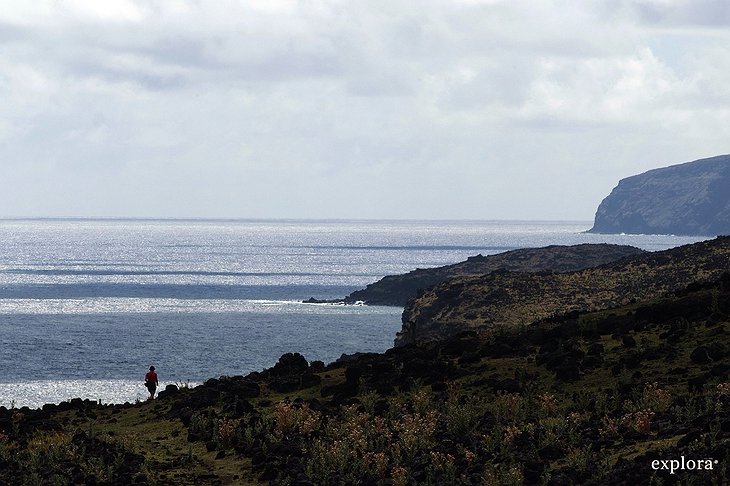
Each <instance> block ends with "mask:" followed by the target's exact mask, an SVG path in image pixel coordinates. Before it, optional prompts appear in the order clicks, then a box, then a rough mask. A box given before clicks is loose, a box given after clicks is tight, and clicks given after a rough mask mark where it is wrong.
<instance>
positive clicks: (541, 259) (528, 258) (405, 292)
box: [310, 244, 643, 307]
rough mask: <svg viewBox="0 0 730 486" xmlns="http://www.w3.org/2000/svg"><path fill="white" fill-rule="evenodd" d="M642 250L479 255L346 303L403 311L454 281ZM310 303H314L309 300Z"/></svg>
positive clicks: (569, 267) (585, 263) (588, 263)
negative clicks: (421, 293)
mask: <svg viewBox="0 0 730 486" xmlns="http://www.w3.org/2000/svg"><path fill="white" fill-rule="evenodd" d="M640 253H643V250H640V249H638V248H634V247H633V246H625V245H609V244H583V245H573V246H559V245H554V246H547V247H544V248H521V249H517V250H511V251H506V252H504V253H498V254H496V255H487V256H482V255H476V256H473V257H469V258H467V259H466V261H463V262H460V263H455V264H453V265H446V266H444V267H436V268H425V269H424V268H419V269H416V270H413V271H411V272H408V273H405V274H403V275H388V276H387V277H383V278H382V279H380V280H378V281H377V282H375V283H372V284H370V285H368V286H367V287H366V288H364V289H362V290H357V291H355V292H353V293H351V294H350V295H348V296H347V297H345V299H344V302H345V303H349V304H354V303H355V302H365V303H366V304H369V305H394V306H398V307H402V306H404V305H405V304H406V302H407V301H408V299H411V298H413V297H415V296H416V295H417V294H418V292H419V291H420V290H422V289H426V288H428V287H432V286H434V285H437V284H440V283H442V282H445V281H446V280H448V279H450V278H453V277H462V276H468V275H484V274H487V273H490V272H494V271H496V270H508V271H511V272H546V271H549V272H571V271H574V270H580V269H583V268H589V267H594V266H597V265H603V264H604V263H609V262H614V261H617V260H620V259H622V258H625V257H628V256H634V255H637V254H640ZM310 300H311V299H310Z"/></svg>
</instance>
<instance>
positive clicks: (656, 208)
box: [590, 155, 730, 236]
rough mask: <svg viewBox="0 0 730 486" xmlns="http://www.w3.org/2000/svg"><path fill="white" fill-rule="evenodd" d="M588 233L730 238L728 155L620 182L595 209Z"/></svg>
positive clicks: (658, 170) (729, 165)
mask: <svg viewBox="0 0 730 486" xmlns="http://www.w3.org/2000/svg"><path fill="white" fill-rule="evenodd" d="M590 232H591V233H633V234H674V235H707V236H714V235H727V234H730V155H720V156H717V157H711V158H708V159H700V160H695V161H694V162H687V163H685V164H679V165H673V166H671V167H665V168H662V169H655V170H650V171H648V172H645V173H643V174H639V175H635V176H633V177H628V178H626V179H623V180H621V181H620V182H619V184H618V186H616V187H615V188H614V189H613V191H611V194H609V195H608V197H606V199H604V200H603V202H601V204H600V205H599V206H598V210H597V211H596V218H595V223H594V225H593V228H592V229H591V230H590Z"/></svg>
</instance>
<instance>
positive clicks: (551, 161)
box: [0, 0, 730, 219]
mask: <svg viewBox="0 0 730 486" xmlns="http://www.w3.org/2000/svg"><path fill="white" fill-rule="evenodd" d="M5 3H6V4H7V5H4V6H3V7H4V8H3V9H0V73H2V74H0V97H2V99H3V100H5V101H4V108H3V112H2V113H1V114H0V142H1V144H0V171H2V172H3V173H4V174H5V179H6V181H7V182H6V184H7V185H8V186H10V188H9V190H7V191H3V193H2V194H0V208H3V209H2V212H3V213H4V214H6V215H68V214H79V215H104V214H108V215H115V216H118V215H125V214H126V215H141V216H152V215H161V216H165V215H170V216H185V215H190V216H227V217H230V216H240V217H252V216H255V217H265V216H278V217H285V216H291V217H297V216H306V217H317V216H321V217H453V218H459V217H465V218H479V217H485V218H500V217H503V218H558V219H563V218H590V217H591V216H592V214H593V211H594V210H595V205H596V204H597V203H598V202H599V201H600V200H601V199H602V198H603V197H604V196H605V195H606V193H607V191H608V190H610V188H611V187H612V185H614V184H615V183H616V181H617V180H618V179H619V178H621V177H625V176H628V175H631V174H633V173H637V172H641V171H643V170H646V169H648V168H651V167H657V166H660V165H667V164H669V163H675V162H682V161H685V160H691V159H694V158H699V157H702V156H709V155H715V154H718V153H725V152H728V148H727V145H726V144H727V142H726V141H727V140H728V135H730V133H728V131H729V130H730V123H728V122H730V113H729V111H728V109H727V108H725V107H727V106H730V105H728V102H729V101H730V88H728V86H730V49H728V47H727V45H728V44H727V42H726V40H727V35H726V34H725V33H724V31H723V30H722V29H718V24H721V23H722V22H723V20H722V19H724V18H725V17H724V16H725V15H726V10H725V7H724V4H723V3H720V2H711V1H703V2H689V1H687V2H684V1H683V2H662V1H659V0H655V1H643V2H640V1H629V0H615V1H597V0H596V1H592V2H585V1H577V0H574V1H569V2H557V1H550V0H542V1H530V2H527V1H491V0H490V1H476V0H475V1H464V2H450V1H446V0H443V1H437V0H428V1H426V0H424V1H407V0H398V1H382V2H372V1H364V0H363V1H354V2H350V1H348V2H345V1H314V0H310V1H304V2H301V1H297V2H295V1H276V2H272V1H260V2H243V1H225V2H197V1H192V0H190V1H178V2H172V1H162V0H160V1H132V0H129V1H122V0H118V1H117V0H115V1H109V2H91V1H81V0H79V1H74V2H63V3H59V2H52V1H47V2H42V1H41V2H5ZM713 15H714V16H715V20H714V21H712V19H711V17H712V16H713ZM565 194H573V195H574V197H572V198H571V200H570V201H569V203H568V202H566V200H565Z"/></svg>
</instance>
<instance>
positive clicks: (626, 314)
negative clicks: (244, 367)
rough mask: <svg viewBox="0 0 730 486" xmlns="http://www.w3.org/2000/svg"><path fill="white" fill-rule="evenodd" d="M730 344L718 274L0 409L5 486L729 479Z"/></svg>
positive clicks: (552, 485) (727, 282) (726, 294)
mask: <svg viewBox="0 0 730 486" xmlns="http://www.w3.org/2000/svg"><path fill="white" fill-rule="evenodd" d="M710 251H712V250H710ZM677 257H679V255H677ZM709 259H712V258H709ZM729 333H730V275H727V274H725V275H723V276H721V277H720V278H719V279H717V280H715V281H712V282H708V283H706V284H702V285H692V286H690V287H688V288H686V289H682V290H679V291H677V292H675V293H672V294H669V295H666V296H663V297H661V298H657V299H652V300H648V301H641V302H636V303H634V304H630V305H627V306H621V307H616V308H612V309H610V310H609V311H599V312H575V313H573V314H571V315H569V316H561V317H557V318H553V319H547V320H543V321H540V322H537V323H535V324H534V325H530V326H525V327H524V328H512V329H504V330H502V332H500V333H484V334H477V333H473V332H472V333H464V334H461V335H459V336H454V337H452V338H450V339H446V340H443V341H435V342H429V343H424V344H423V345H422V346H406V347H401V348H395V349H392V350H389V351H388V352H386V353H383V354H374V353H372V354H365V355H362V356H360V357H357V358H354V359H353V360H351V361H347V362H340V363H333V364H330V365H326V366H325V365H324V364H323V363H321V362H311V363H310V362H307V360H306V359H305V358H304V357H302V356H301V355H299V354H296V353H288V354H286V355H284V356H282V357H281V359H280V360H279V362H278V363H277V364H276V366H274V367H273V368H271V369H269V370H265V371H263V372H260V373H251V374H249V375H247V376H245V377H244V376H234V377H220V378H218V379H210V380H208V381H207V382H206V383H205V384H204V385H201V386H198V387H195V388H185V387H182V388H179V389H178V388H177V387H176V386H175V385H169V386H168V387H167V388H166V390H165V391H164V392H162V393H160V395H159V399H157V400H154V401H150V402H144V403H139V404H127V405H111V406H104V405H99V404H97V403H95V402H91V401H82V400H79V399H76V400H72V401H71V402H64V403H62V404H60V405H47V406H45V407H43V409H42V410H29V409H27V408H24V409H11V410H8V409H5V408H3V407H0V484H108V485H117V484H119V485H128V484H140V485H142V484H158V485H206V486H207V485H210V486H212V485H229V484H230V485H234V484H235V485H246V484H252V485H253V484H275V485H285V484H288V485H298V486H313V485H315V484H316V485H321V486H335V485H343V484H373V485H376V484H382V485H386V484H387V485H421V484H423V485H452V484H453V485H457V484H458V485H472V484H474V485H523V484H525V485H533V484H544V485H547V486H565V485H573V484H575V485H577V484H580V485H595V486H598V485H608V484H610V485H631V486H639V485H650V484H687V485H693V484H696V485H710V484H717V485H720V484H726V481H727V478H728V477H730V452H729V451H730V382H729V381H728V380H730V376H729V373H730V337H729V336H730V334H729ZM141 386H142V385H141V384H140V387H141ZM682 457H684V458H686V460H687V461H689V460H691V461H694V462H693V464H694V467H693V470H684V471H674V472H670V471H669V470H666V469H661V468H659V469H655V468H653V467H652V464H655V463H656V462H655V461H669V460H680V458H682ZM698 461H702V467H701V469H698V468H697V464H698Z"/></svg>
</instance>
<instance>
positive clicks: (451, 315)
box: [396, 237, 730, 347]
mask: <svg viewBox="0 0 730 486" xmlns="http://www.w3.org/2000/svg"><path fill="white" fill-rule="evenodd" d="M727 271H730V237H718V238H715V239H714V240H709V241H703V242H700V243H695V244H692V245H685V246H681V247H678V248H672V249H670V250H665V251H659V252H653V253H644V254H640V255H637V256H634V257H629V258H625V259H623V260H620V261H618V262H614V263H609V264H606V265H601V266H598V267H594V268H588V269H584V270H579V271H577V272H568V273H516V272H508V271H504V270H500V271H496V272H492V273H490V274H487V275H481V276H467V277H456V278H452V279H450V280H448V281H446V282H443V283H441V284H439V285H437V286H435V287H432V288H430V289H427V290H426V291H424V292H422V293H421V294H420V295H419V296H418V297H416V298H414V299H412V300H411V301H409V302H408V303H407V305H406V307H405V309H404V311H403V317H402V321H403V327H402V330H401V331H400V332H399V333H398V337H397V338H396V345H404V344H409V343H413V342H421V341H425V340H430V339H441V338H443V337H445V336H450V335H453V334H455V333H458V332H460V331H464V330H469V329H472V330H473V329H479V328H485V327H494V326H499V325H507V326H515V325H526V324H530V323H532V322H535V321H537V320H539V319H544V318H548V317H551V316H555V315H562V314H568V313H570V312H578V311H581V312H582V311H595V310H599V309H607V308H610V307H615V306H618V305H626V304H629V303H631V302H632V301H635V300H639V299H650V298H654V297H656V296H659V295H662V294H664V293H667V292H673V291H675V290H677V289H679V288H683V287H686V286H687V285H690V284H691V283H693V282H706V281H709V280H712V279H716V278H718V277H719V276H720V275H721V274H722V273H723V272H727ZM669 312H671V311H669ZM628 341H629V342H630V340H628ZM629 347H630V346H629Z"/></svg>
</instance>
